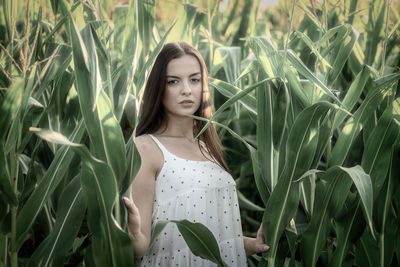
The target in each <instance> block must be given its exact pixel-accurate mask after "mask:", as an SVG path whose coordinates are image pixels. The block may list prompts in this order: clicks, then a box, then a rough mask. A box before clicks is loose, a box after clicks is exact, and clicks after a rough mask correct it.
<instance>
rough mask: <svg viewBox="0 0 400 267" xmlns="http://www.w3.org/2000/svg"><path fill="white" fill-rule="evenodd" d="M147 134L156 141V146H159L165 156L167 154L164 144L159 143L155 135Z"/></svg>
mask: <svg viewBox="0 0 400 267" xmlns="http://www.w3.org/2000/svg"><path fill="white" fill-rule="evenodd" d="M148 135H149V136H150V137H151V138H152V139H153V140H154V142H156V144H157V146H158V147H159V148H160V150H161V151H162V153H163V154H164V158H165V157H166V156H167V155H168V150H167V149H166V148H165V146H164V145H163V144H161V142H160V141H159V140H158V138H157V137H155V136H154V135H152V134H148Z"/></svg>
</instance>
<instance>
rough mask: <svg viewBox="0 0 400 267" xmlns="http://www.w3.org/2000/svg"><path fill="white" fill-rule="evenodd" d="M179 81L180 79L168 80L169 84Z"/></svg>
mask: <svg viewBox="0 0 400 267" xmlns="http://www.w3.org/2000/svg"><path fill="white" fill-rule="evenodd" d="M176 83H178V80H169V81H167V84H176Z"/></svg>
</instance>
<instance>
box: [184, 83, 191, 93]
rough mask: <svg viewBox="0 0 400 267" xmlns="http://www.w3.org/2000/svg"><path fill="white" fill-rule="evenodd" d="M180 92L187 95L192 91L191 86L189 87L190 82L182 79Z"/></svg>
mask: <svg viewBox="0 0 400 267" xmlns="http://www.w3.org/2000/svg"><path fill="white" fill-rule="evenodd" d="M182 93H183V94H185V95H189V94H191V93H192V88H190V84H189V82H188V81H183V88H182Z"/></svg>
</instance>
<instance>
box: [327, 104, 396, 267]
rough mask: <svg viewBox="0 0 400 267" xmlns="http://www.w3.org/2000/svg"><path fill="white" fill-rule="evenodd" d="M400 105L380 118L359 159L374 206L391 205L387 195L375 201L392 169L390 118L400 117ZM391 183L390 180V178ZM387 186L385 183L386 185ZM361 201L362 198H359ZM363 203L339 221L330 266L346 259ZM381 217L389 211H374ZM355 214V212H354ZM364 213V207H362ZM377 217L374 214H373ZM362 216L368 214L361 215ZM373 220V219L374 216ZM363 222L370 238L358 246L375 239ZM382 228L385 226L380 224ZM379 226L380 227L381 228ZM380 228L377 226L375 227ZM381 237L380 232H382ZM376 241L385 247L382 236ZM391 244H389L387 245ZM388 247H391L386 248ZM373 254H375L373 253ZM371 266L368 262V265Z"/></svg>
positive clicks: (392, 125)
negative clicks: (368, 180) (366, 175)
mask: <svg viewBox="0 0 400 267" xmlns="http://www.w3.org/2000/svg"><path fill="white" fill-rule="evenodd" d="M399 101H400V99H396V100H395V101H394V102H393V103H392V105H390V106H389V107H388V108H387V109H386V110H385V112H384V113H383V115H382V116H381V118H380V119H379V121H378V124H377V126H376V127H375V128H374V130H373V132H372V133H371V135H370V137H369V138H368V141H367V144H366V148H365V151H364V154H363V158H362V162H361V164H362V166H363V168H364V169H365V171H366V172H367V173H369V175H370V177H371V180H372V186H373V194H371V195H370V196H368V198H371V196H373V197H372V200H371V201H374V203H377V204H378V205H379V204H380V203H386V205H390V204H388V201H389V202H390V199H388V196H389V194H386V197H385V201H376V199H377V198H378V195H379V193H380V192H381V189H382V186H383V184H382V183H384V182H385V180H384V179H385V178H386V177H387V172H388V169H389V168H390V166H391V160H390V159H391V155H392V150H393V140H395V139H396V138H397V136H398V135H399V128H398V125H397V124H396V123H394V120H393V118H392V114H396V115H395V116H397V117H398V116H399V114H400V109H399ZM389 179H390V178H389ZM385 183H387V182H385ZM361 200H362V198H361ZM361 203H362V202H361V201H360V200H358V201H357V207H356V208H354V209H353V210H352V212H351V213H350V215H349V216H348V219H345V220H342V221H340V222H338V229H337V231H338V236H339V242H340V246H338V249H337V251H335V253H334V255H333V259H332V266H341V265H342V263H343V261H344V258H345V256H346V253H347V252H348V250H349V249H350V248H349V247H348V246H349V242H351V240H352V239H349V238H347V236H348V235H351V234H352V232H353V230H352V229H354V228H360V223H358V220H359V219H357V217H356V214H359V213H361V206H362V204H361ZM385 209H386V212H384V213H383V214H382V217H386V216H387V209H388V207H387V206H386V207H383V208H382V207H375V208H374V210H376V211H378V213H381V211H382V210H385ZM354 210H355V211H354ZM364 210H365V206H364ZM374 213H376V212H374ZM364 214H367V215H368V213H366V212H364ZM374 216H375V215H374ZM366 221H367V222H368V225H369V227H370V231H368V235H369V236H370V237H368V238H367V237H364V238H363V241H361V242H372V240H374V235H375V234H373V233H374V232H373V230H372V222H371V220H370V218H368V216H367V218H366ZM383 224H384V223H383ZM380 225H382V224H380ZM378 226H379V224H378ZM381 233H382V232H381ZM379 240H383V241H382V242H381V244H379V245H376V246H377V247H385V242H386V241H385V237H384V236H382V235H379ZM387 240H391V239H390V234H389V235H388V239H387ZM389 242H390V241H389ZM386 245H388V246H390V244H386ZM370 248H371V246H368V248H366V249H367V250H368V251H369V252H370ZM379 251H380V254H381V257H384V258H386V259H387V258H388V255H386V253H383V252H381V250H379ZM374 253H375V252H374ZM370 262H371V261H370Z"/></svg>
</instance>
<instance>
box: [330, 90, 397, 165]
mask: <svg viewBox="0 0 400 267" xmlns="http://www.w3.org/2000/svg"><path fill="white" fill-rule="evenodd" d="M389 94H391V90H390V88H387V87H386V86H378V88H373V90H372V89H371V90H369V93H368V94H367V96H366V98H365V100H364V101H363V103H362V104H361V106H360V107H359V108H358V109H357V111H356V112H355V113H354V116H353V117H352V118H350V119H349V120H348V122H347V123H346V125H345V126H344V128H343V129H342V131H341V134H340V135H339V138H338V140H337V142H336V144H335V146H334V148H333V150H332V159H331V160H330V162H329V166H334V165H341V164H342V163H343V162H344V161H345V159H346V157H347V154H348V152H349V150H350V147H351V144H352V143H353V142H354V140H355V138H356V137H357V135H358V134H359V133H360V131H361V130H362V128H363V125H364V124H365V123H366V121H367V120H368V119H369V117H370V116H371V115H372V114H373V112H374V111H375V109H376V108H377V107H378V106H379V104H380V103H381V102H382V100H383V99H384V98H385V96H387V95H389Z"/></svg>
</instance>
